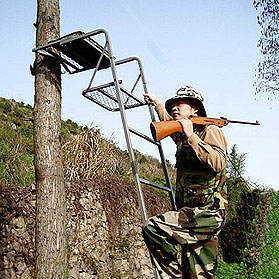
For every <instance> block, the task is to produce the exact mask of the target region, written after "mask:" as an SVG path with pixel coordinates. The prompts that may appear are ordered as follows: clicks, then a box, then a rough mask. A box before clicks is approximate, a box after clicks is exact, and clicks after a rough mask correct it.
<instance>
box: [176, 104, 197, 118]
mask: <svg viewBox="0 0 279 279" xmlns="http://www.w3.org/2000/svg"><path fill="white" fill-rule="evenodd" d="M190 104H191V103H190V101H189V100H177V101H174V102H173V104H172V106H171V115H172V117H173V119H174V120H179V119H182V118H184V117H189V116H190V115H197V113H198V106H193V107H192V106H191V105H190Z"/></svg>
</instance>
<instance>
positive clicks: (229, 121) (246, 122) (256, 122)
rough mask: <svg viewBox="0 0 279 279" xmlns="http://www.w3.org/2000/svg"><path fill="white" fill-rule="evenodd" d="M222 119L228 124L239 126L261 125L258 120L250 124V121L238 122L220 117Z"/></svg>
mask: <svg viewBox="0 0 279 279" xmlns="http://www.w3.org/2000/svg"><path fill="white" fill-rule="evenodd" d="M220 118H221V119H223V120H225V121H226V122H227V123H238V124H248V125H260V122H259V121H258V120H256V121H255V122H248V121H238V120H229V119H227V118H226V117H220Z"/></svg>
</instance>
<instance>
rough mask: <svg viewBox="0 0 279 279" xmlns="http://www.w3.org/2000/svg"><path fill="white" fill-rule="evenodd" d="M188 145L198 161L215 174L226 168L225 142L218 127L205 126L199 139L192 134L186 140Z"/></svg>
mask: <svg viewBox="0 0 279 279" xmlns="http://www.w3.org/2000/svg"><path fill="white" fill-rule="evenodd" d="M188 144H189V145H190V146H191V147H192V148H193V150H194V151H195V153H196V155H197V157H198V158H199V160H200V161H201V162H203V163H204V164H205V165H207V166H208V167H210V168H211V169H212V170H214V171H215V172H219V171H221V170H223V169H224V167H225V166H226V163H227V156H226V153H227V140H226V137H225V135H224V133H223V131H222V130H221V129H220V128H219V127H217V126H215V125H209V126H207V127H206V128H205V130H204V132H203V133H202V135H201V137H198V136H197V135H196V134H192V135H191V136H190V137H189V138H188Z"/></svg>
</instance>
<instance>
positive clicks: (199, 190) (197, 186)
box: [175, 125, 227, 210]
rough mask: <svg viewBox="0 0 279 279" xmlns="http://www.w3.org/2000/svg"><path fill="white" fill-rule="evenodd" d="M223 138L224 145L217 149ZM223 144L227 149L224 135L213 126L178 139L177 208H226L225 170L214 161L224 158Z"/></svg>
mask: <svg viewBox="0 0 279 279" xmlns="http://www.w3.org/2000/svg"><path fill="white" fill-rule="evenodd" d="M214 138H216V142H215V143H214ZM207 139H209V141H210V144H208V143H207V142H206V140H207ZM221 139H223V144H220V143H219V144H220V145H221V146H218V142H222V140H221ZM222 145H225V146H226V140H225V138H224V135H223V132H222V131H221V130H220V129H219V128H218V127H216V126H213V125H210V126H206V127H201V129H200V130H199V131H197V130H196V131H195V134H194V135H193V136H191V137H190V138H189V139H188V140H186V139H183V138H182V137H180V139H178V140H177V153H176V167H177V178H176V192H175V198H176V203H177V207H178V208H181V207H183V206H188V207H199V208H202V209H211V210H214V209H227V189H226V185H225V181H226V167H225V164H222V163H216V162H214V159H212V158H217V157H218V156H219V157H220V156H225V155H224V154H223V155H221V154H222V153H224V150H223V149H224V146H222ZM210 153H217V155H216V154H213V155H212V154H210ZM214 156H215V157H214Z"/></svg>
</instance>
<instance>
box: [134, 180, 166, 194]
mask: <svg viewBox="0 0 279 279" xmlns="http://www.w3.org/2000/svg"><path fill="white" fill-rule="evenodd" d="M139 180H140V182H142V183H144V184H146V185H149V186H153V187H155V188H158V189H161V190H164V191H167V192H171V189H170V188H168V187H166V186H163V185H160V184H157V183H155V182H152V181H149V180H146V179H144V178H140V179H139Z"/></svg>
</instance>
